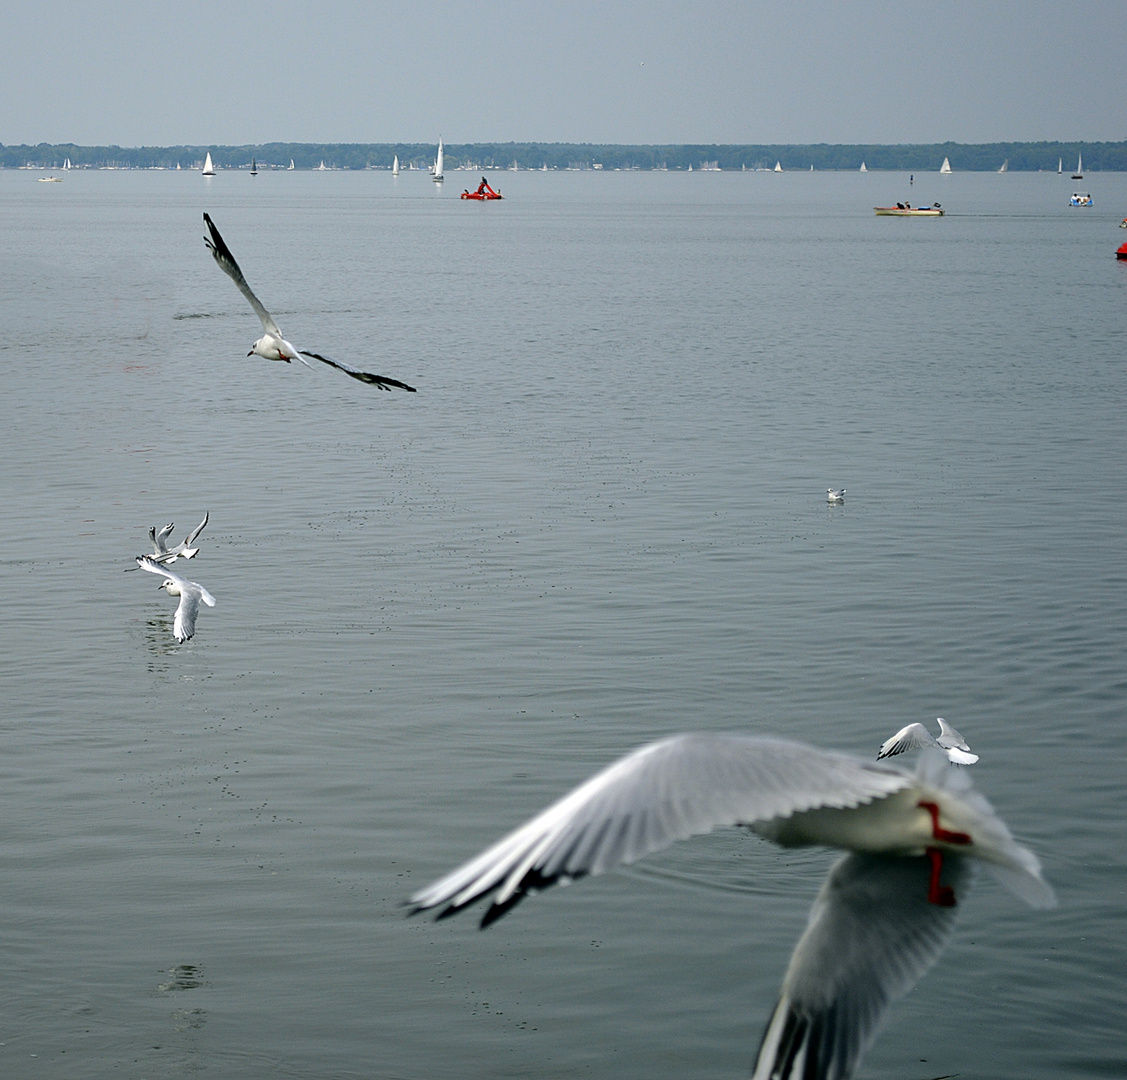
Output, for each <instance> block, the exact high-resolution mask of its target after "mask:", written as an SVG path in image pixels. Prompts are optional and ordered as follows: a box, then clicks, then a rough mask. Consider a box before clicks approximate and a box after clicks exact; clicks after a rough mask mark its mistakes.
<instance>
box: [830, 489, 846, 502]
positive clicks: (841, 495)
mask: <svg viewBox="0 0 1127 1080" xmlns="http://www.w3.org/2000/svg"><path fill="white" fill-rule="evenodd" d="M826 502H832V503H843V502H845V488H826Z"/></svg>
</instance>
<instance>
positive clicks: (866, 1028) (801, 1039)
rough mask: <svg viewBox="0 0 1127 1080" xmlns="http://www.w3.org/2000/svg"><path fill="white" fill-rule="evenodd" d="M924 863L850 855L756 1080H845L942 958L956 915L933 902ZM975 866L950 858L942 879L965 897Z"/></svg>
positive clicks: (833, 875) (805, 948)
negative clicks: (891, 1011)
mask: <svg viewBox="0 0 1127 1080" xmlns="http://www.w3.org/2000/svg"><path fill="white" fill-rule="evenodd" d="M930 872H931V866H930V862H929V860H928V859H927V857H926V856H923V855H920V856H896V855H869V854H857V853H851V854H849V855H846V856H845V857H844V858H843V859H840V860H839V861H838V862H837V863H835V864H834V866H833V868H832V869H831V870H830V873H829V876H828V877H827V878H826V880H825V882H824V883H823V885H822V890H821V892H820V893H819V894H818V898H817V899H816V900H815V901H814V906H813V908H811V911H810V921H809V924H808V925H807V927H806V932H805V933H804V934H803V935H802V937H801V938H799V941H798V944H797V945H796V946H795V949H794V953H793V954H792V955H791V960H790V965H789V967H788V968H787V973H786V976H785V977H784V978H783V985H782V990H781V992H780V996H779V1002H778V1004H777V1005H776V1006H775V1011H774V1013H773V1014H772V1016H771V1020H770V1022H769V1023H768V1025H767V1030H766V1031H765V1032H764V1033H763V1041H762V1042H761V1043H760V1047H759V1056H758V1058H757V1060H756V1064H755V1074H754V1076H753V1077H752V1080H809V1078H811V1077H815V1078H817V1080H845V1078H847V1077H849V1076H852V1074H853V1069H854V1068H855V1067H856V1065H857V1063H858V1062H859V1061H860V1059H861V1056H862V1054H864V1052H865V1051H866V1050H867V1049H868V1047H869V1045H870V1044H871V1043H872V1041H873V1039H874V1038H875V1037H876V1034H877V1031H878V1030H879V1028H880V1025H881V1021H882V1020H883V1019H884V1016H885V1013H886V1012H887V1011H888V1008H889V1006H890V1005H891V1004H892V1003H893V1002H894V1001H896V1000H897V999H898V998H901V997H903V996H904V995H905V994H906V993H908V991H909V990H911V989H912V987H913V986H915V985H916V983H917V982H918V981H919V980H920V979H921V978H922V977H923V975H924V973H925V972H926V971H927V970H928V969H929V968H930V967H931V966H932V964H934V963H935V961H936V960H937V959H939V956H940V954H941V953H942V952H943V949H944V947H945V946H946V944H947V939H948V938H949V937H950V935H951V931H952V929H953V928H954V923H955V915H956V911H957V909H956V908H953V907H942V906H940V905H938V904H932V903H929V902H928V899H927V895H928V877H929V874H930ZM970 878H971V868H970V860H969V859H966V858H963V857H962V856H958V855H953V854H947V855H945V856H944V859H943V880H944V883H945V884H949V885H951V886H953V887H954V889H955V891H956V893H957V894H958V895H960V896H962V895H964V893H965V891H966V888H967V886H968V885H969V882H970Z"/></svg>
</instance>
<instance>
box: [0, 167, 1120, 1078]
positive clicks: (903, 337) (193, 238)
mask: <svg viewBox="0 0 1127 1080" xmlns="http://www.w3.org/2000/svg"><path fill="white" fill-rule="evenodd" d="M462 175H463V174H452V175H451V176H450V177H449V178H448V180H447V182H446V184H445V185H441V186H440V185H435V184H433V183H432V182H431V180H430V178H429V177H428V176H427V175H426V174H412V173H406V174H404V175H402V176H400V177H399V178H398V180H397V181H393V180H392V178H391V177H390V176H389V175H388V174H385V173H374V172H371V173H329V174H316V173H269V172H267V173H263V174H261V175H260V176H258V177H257V178H254V179H252V178H250V177H249V176H248V175H246V174H245V173H220V174H219V175H218V176H216V177H215V178H214V179H210V180H205V179H203V178H202V177H200V176H198V175H197V174H194V173H187V172H182V173H167V172H166V173H161V172H152V173H144V172H72V173H69V174H67V176H66V179H65V182H64V183H62V184H37V183H36V182H35V176H36V174H35V173H30V172H23V171H20V172H0V213H2V215H3V220H4V222H5V227H4V229H3V230H0V268H2V273H0V326H2V331H0V432H2V443H0V446H2V462H0V506H2V520H3V523H4V528H3V542H2V548H0V602H2V604H3V608H2V618H0V654H2V656H3V661H2V663H0V702H2V706H0V881H2V883H3V884H2V887H0V912H2V916H3V920H2V926H3V932H2V933H0V958H2V962H3V971H4V977H3V979H2V980H0V1074H2V1075H3V1076H4V1077H6V1078H13V1080H24V1078H38V1077H44V1078H55V1077H58V1076H62V1075H74V1076H81V1077H84V1078H102V1077H136V1078H145V1077H158V1076H159V1077H181V1076H184V1077H187V1076H195V1075H198V1074H204V1075H212V1076H216V1077H223V1078H225V1080H226V1078H243V1077H245V1078H256V1077H265V1076H270V1077H294V1078H303V1080H314V1078H328V1077H332V1078H338V1077H339V1078H346V1077H347V1078H352V1077H381V1078H382V1077H396V1078H399V1077H404V1078H419V1080H429V1078H434V1080H446V1078H450V1080H454V1078H459V1080H461V1078H465V1077H482V1078H486V1077H488V1078H490V1080H493V1078H497V1077H522V1078H525V1077H527V1078H544V1080H547V1078H553V1080H558V1078H564V1077H581V1076H582V1077H590V1076H600V1077H615V1078H633V1077H639V1078H640V1077H647V1078H648V1077H654V1076H669V1077H690V1078H694V1080H695V1078H700V1080H705V1078H709V1080H711V1078H717V1080H719V1078H726V1077H738V1076H744V1075H747V1072H748V1069H749V1063H750V1061H751V1059H752V1057H753V1054H754V1050H755V1046H756V1044H757V1042H758V1039H759V1037H760V1034H761V1032H762V1029H763V1026H764V1024H765V1023H766V1020H767V1017H768V1015H769V1013H770V1010H771V1008H772V1007H773V1004H774V1001H775V996H776V993H777V990H778V985H779V981H780V979H781V977H782V973H783V970H784V969H785V966H786V962H787V958H788V956H789V953H790V950H791V948H792V947H793V944H794V942H795V940H796V939H797V937H798V935H799V933H800V932H801V929H802V927H803V925H804V922H805V918H806V912H807V910H808V907H809V904H810V902H811V901H812V899H813V897H814V894H815V893H816V891H817V889H818V886H819V884H820V881H821V879H822V877H823V876H824V874H825V871H826V869H827V867H828V866H829V864H830V862H831V861H832V859H833V858H834V856H833V855H832V854H831V853H828V852H821V851H800V852H783V851H780V850H779V849H775V848H773V847H771V846H769V845H767V844H765V843H764V842H762V841H760V840H758V839H756V838H754V837H751V836H749V835H748V834H746V833H744V832H741V831H739V830H722V831H719V832H717V833H715V834H712V835H710V836H708V837H701V838H697V839H695V840H693V841H691V842H689V843H685V844H682V845H678V846H677V847H675V848H673V849H671V850H669V851H667V852H664V853H661V854H658V855H655V856H652V857H650V858H648V859H646V860H644V861H643V862H641V863H639V864H637V865H636V866H634V867H630V868H627V869H624V870H621V871H617V872H615V873H613V874H610V875H607V876H605V877H602V878H598V879H595V880H589V881H585V882H582V883H580V884H578V885H576V886H574V887H572V888H569V889H566V890H565V889H556V890H552V891H551V892H550V893H548V894H546V895H544V896H541V897H539V898H536V899H534V900H531V901H529V902H528V903H526V904H524V905H522V906H521V907H520V908H519V909H518V910H516V911H515V912H514V913H513V914H512V915H510V916H509V917H507V918H506V919H504V920H502V921H501V922H500V923H499V924H497V925H496V926H494V927H493V928H492V929H490V930H489V931H488V932H485V933H479V932H478V930H477V929H476V920H475V919H474V917H473V913H468V914H467V915H465V916H463V917H462V918H460V919H455V920H451V921H448V922H443V923H441V924H435V923H432V922H430V921H428V920H426V919H421V918H416V919H413V920H409V919H406V918H405V917H404V914H403V909H402V907H401V904H402V901H403V900H404V899H405V897H406V896H407V895H409V893H410V892H411V891H412V890H413V889H415V888H418V887H421V886H422V885H424V884H426V883H428V882H429V881H430V880H432V879H433V878H435V877H437V876H438V875H440V874H441V873H443V872H444V871H446V870H448V869H451V868H452V867H453V866H455V865H456V864H457V863H459V862H460V861H462V860H464V859H465V858H468V857H469V856H471V855H473V854H475V853H476V852H477V851H478V850H480V849H481V848H482V847H484V846H485V845H486V844H487V843H489V842H491V841H492V840H494V839H496V838H497V837H498V836H499V835H500V834H501V833H502V832H504V831H506V830H508V829H509V828H511V827H513V826H515V825H517V824H519V823H520V822H521V821H523V820H524V819H526V818H527V817H529V816H531V815H532V814H533V813H534V812H536V811H537V810H539V809H541V808H542V807H543V806H545V805H546V804H547V803H548V802H550V801H551V800H553V799H554V798H556V797H557V796H558V795H560V794H562V793H563V792H564V791H566V790H567V789H568V787H569V786H571V785H573V784H574V783H577V782H579V781H580V780H582V779H583V778H585V777H586V776H588V775H589V774H590V773H592V772H593V771H595V770H596V769H598V768H599V767H601V766H602V765H604V764H605V763H607V762H609V761H610V760H612V759H613V758H614V757H616V756H618V755H619V754H621V753H624V752H625V751H627V750H629V749H630V748H632V747H634V746H637V745H639V744H641V743H644V742H647V741H649V740H652V739H654V738H657V737H660V736H662V735H665V734H668V733H672V732H676V731H684V730H733V731H742V732H759V733H766V734H779V735H785V736H787V737H792V738H797V739H802V740H805V741H808V742H811V743H816V744H818V745H823V746H832V747H839V748H842V749H846V750H851V751H854V752H857V753H860V754H864V755H870V754H875V750H876V747H877V745H878V744H879V743H880V742H881V741H882V740H883V739H885V738H886V737H887V736H888V735H890V734H891V733H892V732H893V731H895V730H896V729H898V728H899V727H901V726H903V725H904V724H906V723H909V722H911V721H921V722H925V723H929V724H932V725H933V724H934V718H935V717H936V716H937V715H943V716H945V717H946V718H947V719H948V720H949V721H951V723H953V724H954V725H955V726H956V727H957V728H959V729H960V730H961V731H962V732H963V734H964V735H966V736H967V738H968V739H969V741H970V743H971V746H972V747H973V748H974V750H975V751H976V752H977V753H979V754H980V755H981V757H982V760H981V762H980V764H979V765H977V766H975V767H974V773H973V777H974V780H975V782H976V784H977V785H978V787H979V788H980V789H981V790H982V791H983V792H984V793H985V794H986V795H987V796H988V797H989V798H990V799H991V801H992V802H993V803H994V804H995V806H996V808H997V809H998V811H999V812H1000V813H1001V815H1002V816H1003V817H1004V818H1005V819H1006V820H1007V822H1008V823H1009V825H1010V826H1011V828H1012V829H1013V830H1014V832H1015V833H1016V834H1017V835H1018V836H1019V838H1021V839H1022V840H1024V841H1025V842H1027V843H1028V844H1030V845H1031V846H1032V847H1033V848H1034V849H1035V850H1036V851H1037V852H1038V853H1039V854H1040V856H1041V857H1042V859H1043V861H1044V863H1045V867H1046V874H1047V877H1048V878H1049V879H1050V880H1051V881H1052V883H1053V885H1054V887H1055V888H1056V889H1057V891H1058V894H1059V896H1060V900H1061V905H1060V908H1059V909H1058V910H1056V911H1053V912H1048V913H1046V912H1033V911H1030V910H1028V909H1026V908H1024V907H1023V906H1022V905H1021V904H1020V903H1019V902H1018V901H1016V900H1015V899H1013V898H1012V897H1010V896H1009V894H1007V893H1005V892H1003V891H1002V890H1001V889H1000V888H999V887H998V886H997V885H995V884H994V882H993V881H992V880H991V879H988V878H983V879H982V880H981V881H980V882H979V884H978V885H977V887H976V888H975V890H974V891H973V892H972V893H971V894H970V895H969V896H968V897H967V898H966V900H965V903H964V905H963V912H962V918H961V920H960V923H959V926H958V929H957V931H956V934H955V936H954V939H953V943H952V945H951V947H950V948H949V949H948V950H947V952H946V953H945V955H944V956H943V957H942V959H941V960H940V962H939V963H938V965H937V966H936V968H935V969H934V970H933V971H932V972H931V973H930V974H929V975H928V976H927V977H926V978H925V979H924V980H923V981H922V982H921V984H920V985H919V986H918V987H917V988H916V990H915V991H913V993H912V994H911V995H910V996H909V997H908V998H907V999H905V1000H904V1001H903V1002H901V1003H900V1004H899V1005H897V1006H895V1007H894V1008H893V1010H892V1012H891V1013H890V1016H889V1020H888V1023H887V1026H886V1029H885V1030H884V1032H883V1034H882V1035H881V1037H880V1038H879V1039H878V1041H877V1043H876V1044H875V1046H874V1047H873V1049H872V1050H871V1051H870V1053H869V1054H868V1056H867V1058H866V1060H865V1062H864V1063H863V1065H862V1067H861V1069H860V1070H859V1073H858V1075H859V1076H861V1077H867V1078H873V1080H877V1078H879V1080H894V1078H895V1080H905V1078H908V1080H911V1078H918V1080H930V1078H933V1077H937V1076H942V1075H948V1074H956V1073H957V1074H958V1075H960V1076H962V1077H984V1078H986V1077H991V1078H993V1077H1014V1078H1024V1080H1042V1078H1043V1080H1065V1078H1069V1080H1071V1078H1095V1077H1121V1076H1123V1075H1124V1074H1125V1073H1127V1051H1125V1050H1124V1038H1123V1033H1124V1019H1125V1014H1124V992H1123V987H1124V980H1123V974H1122V973H1123V970H1124V965H1125V962H1127V947H1125V941H1124V917H1123V912H1124V900H1125V895H1124V894H1125V881H1127V877H1125V873H1124V872H1125V869H1127V865H1125V864H1127V843H1125V841H1127V836H1125V832H1127V830H1125V827H1124V813H1123V794H1122V793H1123V776H1124V764H1123V763H1124V757H1125V751H1127V730H1125V726H1124V706H1125V699H1127V675H1125V648H1127V588H1125V586H1127V559H1125V543H1124V526H1125V517H1127V514H1125V507H1127V503H1125V501H1124V499H1123V492H1124V490H1125V487H1127V464H1125V463H1127V423H1125V421H1124V403H1125V402H1127V366H1125V358H1127V336H1125V333H1124V327H1125V322H1127V306H1125V301H1127V264H1117V263H1116V260H1115V259H1114V257H1113V253H1114V250H1115V247H1116V246H1117V245H1118V244H1119V243H1120V242H1121V241H1122V239H1123V236H1124V234H1123V233H1122V232H1120V231H1119V230H1117V229H1116V228H1115V226H1116V224H1117V223H1118V221H1119V220H1120V218H1121V217H1122V216H1123V213H1125V212H1127V176H1124V175H1119V174H1103V175H1099V174H1093V175H1091V176H1090V177H1089V178H1088V180H1086V181H1085V183H1086V184H1089V186H1090V190H1091V191H1092V194H1093V196H1094V198H1095V206H1094V207H1093V208H1090V209H1072V208H1069V207H1068V206H1067V200H1068V195H1069V194H1070V193H1071V187H1070V186H1069V185H1071V181H1068V180H1061V179H1060V178H1058V177H1057V176H1055V175H1049V174H1045V175H1033V174H1015V173H1008V174H1005V175H1000V176H999V175H997V174H991V175H969V174H956V175H954V176H951V177H942V178H941V177H938V176H927V177H922V176H920V177H917V178H916V183H915V184H914V186H912V187H909V186H908V184H907V177H903V176H900V175H898V174H887V175H885V174H880V173H870V174H867V175H865V176H861V175H855V174H850V175H844V174H828V173H827V174H822V173H815V174H802V173H787V174H783V175H781V176H779V175H770V174H767V175H764V174H728V173H721V174H711V173H709V174H700V173H694V174H691V175H685V174H675V173H670V174H658V173H620V174H612V173H549V174H540V173H516V174H502V175H500V176H495V177H494V182H495V184H499V185H500V187H501V189H502V191H503V192H504V194H505V195H506V199H505V200H504V201H503V202H500V203H494V204H485V205H482V204H475V203H466V202H461V201H460V200H458V198H457V195H458V192H459V191H460V190H461V189H462V188H463V187H471V188H472V187H473V186H474V184H475V183H476V179H477V177H476V174H464V175H465V182H462V179H461V177H462ZM904 198H910V199H911V200H912V201H913V202H915V203H928V202H931V201H935V200H938V201H940V202H942V203H943V204H944V206H945V207H946V208H947V209H948V211H949V213H948V216H947V217H945V218H943V219H941V220H901V219H888V218H876V217H874V216H873V214H872V207H873V206H874V205H877V204H884V203H888V202H889V201H894V200H896V199H904ZM204 210H206V211H208V212H209V213H210V214H211V215H212V217H213V218H214V219H215V221H216V224H217V225H218V227H219V228H220V230H221V231H222V233H223V235H224V237H225V239H226V240H227V242H228V244H229V245H230V247H231V249H232V251H233V252H234V253H235V255H236V257H237V258H238V259H239V261H240V263H241V265H242V268H243V270H244V271H245V273H246V275H247V277H248V279H249V281H250V283H251V285H252V286H253V287H254V288H255V290H256V291H257V292H258V294H259V296H260V297H261V298H262V300H263V301H264V303H265V304H266V305H267V306H268V307H269V308H270V309H271V311H272V312H273V313H274V315H275V317H276V318H277V320H278V322H279V323H280V325H281V327H282V329H283V330H284V331H285V333H286V334H287V336H288V337H289V338H290V340H292V341H293V342H294V343H295V344H296V345H297V346H298V347H299V348H307V349H312V350H315V351H321V352H324V353H326V354H327V355H330V356H334V357H337V358H339V359H341V360H344V361H346V362H348V363H351V364H353V365H354V366H357V367H360V368H363V369H366V370H370V371H375V372H377V373H380V374H386V375H390V376H393V377H395V378H398V379H401V380H403V381H405V382H408V383H410V384H411V385H413V386H416V387H418V391H419V392H418V393H417V394H415V395H408V394H401V393H399V394H384V393H379V392H376V391H374V390H373V389H372V388H370V387H367V386H364V385H362V384H360V383H358V382H355V381H354V380H351V379H348V378H347V377H345V376H344V375H342V374H340V373H339V372H336V371H332V370H330V369H328V368H326V367H323V366H322V365H317V366H316V368H315V369H314V370H305V369H301V368H299V367H297V366H296V365H293V366H289V365H283V364H278V363H270V362H267V361H265V360H262V359H260V358H258V357H250V358H247V357H246V355H245V354H246V352H247V351H248V350H249V348H250V346H251V343H252V342H253V341H254V339H255V338H257V337H258V336H259V334H260V332H261V330H260V327H259V324H258V321H257V319H256V318H255V316H254V314H253V312H252V311H251V310H250V308H249V307H248V306H247V304H246V303H245V301H244V300H243V298H242V297H241V296H240V295H239V294H238V292H237V291H236V290H235V289H234V287H233V286H232V284H231V282H230V281H229V280H228V279H227V278H226V277H225V276H224V275H223V274H222V273H220V272H219V270H218V269H217V267H216V266H215V264H214V263H213V261H212V259H211V258H210V256H209V255H208V253H207V251H206V249H205V248H204V245H203V242H202V240H201V236H202V219H201V212H202V211H204ZM831 485H832V486H834V487H839V486H845V487H847V489H848V495H847V500H846V502H845V504H844V505H842V506H829V505H827V503H826V501H825V490H826V488H827V487H829V486H831ZM205 510H206V511H209V512H210V515H211V520H210V524H209V525H208V527H207V529H206V530H205V531H204V533H203V534H202V536H201V538H200V543H201V548H202V550H201V552H200V555H199V556H198V557H197V558H196V559H195V560H193V561H192V562H191V563H188V564H183V563H180V564H177V567H178V568H179V567H181V566H183V567H184V570H185V572H187V574H188V576H189V577H192V578H194V579H196V580H199V581H201V582H203V583H204V584H205V585H206V586H207V588H208V589H209V590H210V591H211V592H212V593H213V594H214V595H215V597H216V598H217V601H218V604H217V606H216V607H215V608H214V609H206V610H203V611H202V612H201V614H200V617H199V622H198V624H197V636H196V637H195V638H194V639H193V640H192V641H191V642H188V643H186V644H184V645H177V644H176V643H175V641H174V640H173V638H172V635H171V622H172V612H173V609H174V606H175V601H174V600H171V599H170V598H169V597H167V596H166V595H165V594H164V593H163V592H158V591H157V588H156V586H157V584H158V580H157V579H156V578H155V577H153V576H152V575H149V574H141V573H133V574H125V573H122V571H123V570H124V569H125V568H127V567H129V566H131V565H132V556H134V555H136V554H138V553H141V552H143V551H145V550H146V549H147V546H148V538H147V530H148V527H149V525H152V524H157V525H163V524H164V523H166V522H168V521H175V522H176V526H177V528H176V534H175V535H174V539H176V540H179V539H182V538H183V536H184V535H185V534H186V533H187V532H188V531H189V530H190V529H191V528H192V527H193V526H194V525H195V524H197V523H198V522H199V520H200V519H201V517H202V516H203V513H204V511H205Z"/></svg>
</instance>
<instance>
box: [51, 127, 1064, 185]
mask: <svg viewBox="0 0 1127 1080" xmlns="http://www.w3.org/2000/svg"><path fill="white" fill-rule="evenodd" d="M70 167H71V165H70V158H67V160H66V163H65V164H64V165H63V168H64V169H69V168H70ZM176 167H177V168H180V165H179V163H177V165H176ZM411 167H412V168H414V166H411ZM1009 167H1010V159H1009V158H1006V160H1005V161H1003V162H1002V165H1001V168H999V169H998V172H1000V173H1004V172H1008V171H1009ZM513 168H514V169H515V168H516V163H515V162H514V163H513ZM293 169H294V162H293V158H290V164H289V168H288V169H287V170H286V171H287V172H292V171H293ZM745 169H746V166H745ZM200 171H201V172H202V174H203V175H204V176H214V175H215V165H214V164H213V163H212V160H211V151H210V150H209V151H208V152H207V156H206V158H205V159H204V163H203V169H201V170H200ZM316 171H318V172H328V171H330V170H329V169H328V168H327V167H326V165H325V162H324V160H322V161H321V164H320V165H318V166H317V169H316ZM429 171H430V174H431V179H432V180H434V182H435V183H436V184H438V183H441V182H442V181H443V180H444V179H445V177H444V175H443V161H442V139H441V138H439V140H438V154H437V156H436V157H435V159H434V164H433V165H431V166H430V170H429ZM543 171H547V166H546V165H545V166H544V170H543ZM688 171H689V172H692V171H693V167H692V165H690V166H689V169H688ZM717 171H718V170H717ZM784 171H785V170H784V169H783V165H782V162H781V161H776V162H775V168H774V169H773V170H772V172H784ZM810 171H811V172H813V171H814V166H813V165H811V166H810ZM860 171H861V172H868V171H869V170H868V167H867V166H866V165H865V162H863V161H862V162H861V169H860ZM939 171H940V173H941V174H943V175H948V174H950V173H952V172H954V170H953V169H952V168H951V160H950V158H947V157H945V158H944V159H943V164H942V165H940V166H939ZM1063 172H1064V158H1058V159H1057V174H1058V175H1060V174H1062V173H1063ZM250 174H251V176H257V175H258V162H257V161H256V160H255V159H254V158H253V157H252V158H251V159H250ZM391 175H392V176H398V175H399V155H398V154H396V155H395V160H394V161H393V162H392V166H391ZM1072 179H1073V180H1083V179H1084V155H1083V154H1077V157H1076V172H1074V173H1073V174H1072Z"/></svg>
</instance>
